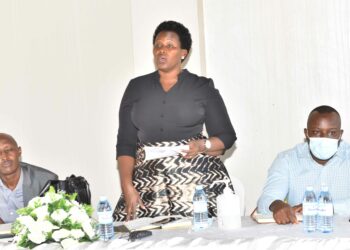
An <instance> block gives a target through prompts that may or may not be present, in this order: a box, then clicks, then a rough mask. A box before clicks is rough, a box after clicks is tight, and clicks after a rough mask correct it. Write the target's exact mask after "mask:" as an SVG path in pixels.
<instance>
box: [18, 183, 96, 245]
mask: <svg viewBox="0 0 350 250" xmlns="http://www.w3.org/2000/svg"><path fill="white" fill-rule="evenodd" d="M75 197H76V194H72V195H70V194H65V193H64V192H61V191H59V192H57V193H56V191H55V189H54V188H53V187H50V190H49V191H48V192H47V193H46V194H45V196H44V197H35V198H33V199H32V200H30V201H29V203H28V206H27V207H25V208H21V209H18V210H17V213H18V214H19V217H18V218H17V219H16V221H15V222H14V223H13V225H12V233H13V234H15V238H14V241H15V242H16V243H17V245H18V246H21V247H26V248H33V247H35V246H37V245H40V244H42V243H49V242H59V243H60V244H61V246H62V247H63V248H68V247H70V246H72V245H75V244H77V243H79V242H84V241H90V242H92V241H94V240H97V239H98V236H97V235H96V233H95V229H94V228H95V227H96V222H95V221H93V220H92V218H91V215H92V212H93V209H92V207H91V206H90V205H86V204H79V203H78V202H76V201H75Z"/></svg>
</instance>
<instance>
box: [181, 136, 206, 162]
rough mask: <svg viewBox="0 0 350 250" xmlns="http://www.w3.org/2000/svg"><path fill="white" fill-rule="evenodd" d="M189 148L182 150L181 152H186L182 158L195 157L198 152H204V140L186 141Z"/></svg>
mask: <svg viewBox="0 0 350 250" xmlns="http://www.w3.org/2000/svg"><path fill="white" fill-rule="evenodd" d="M188 146H189V149H188V150H184V151H183V152H184V153H186V154H185V155H184V158H186V159H192V158H194V157H196V156H197V155H198V154H200V153H202V152H204V150H205V146H204V140H194V141H190V142H188Z"/></svg>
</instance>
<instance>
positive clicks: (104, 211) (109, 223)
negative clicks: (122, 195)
mask: <svg viewBox="0 0 350 250" xmlns="http://www.w3.org/2000/svg"><path fill="white" fill-rule="evenodd" d="M97 216H98V227H99V236H100V239H101V240H104V241H108V240H110V239H112V238H113V237H114V228H113V212H112V207H111V205H110V204H109V202H108V200H107V197H105V196H101V197H100V201H99V203H98V206H97Z"/></svg>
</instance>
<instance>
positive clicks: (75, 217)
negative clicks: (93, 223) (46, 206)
mask: <svg viewBox="0 0 350 250" xmlns="http://www.w3.org/2000/svg"><path fill="white" fill-rule="evenodd" d="M69 214H70V215H71V216H70V219H71V221H72V222H73V223H75V222H78V223H84V222H90V218H89V216H88V215H87V213H86V212H85V210H83V209H80V208H79V207H75V206H74V207H71V209H70V210H69Z"/></svg>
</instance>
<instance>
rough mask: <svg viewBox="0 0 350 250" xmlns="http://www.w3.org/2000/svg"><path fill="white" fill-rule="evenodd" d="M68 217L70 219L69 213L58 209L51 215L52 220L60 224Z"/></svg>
mask: <svg viewBox="0 0 350 250" xmlns="http://www.w3.org/2000/svg"><path fill="white" fill-rule="evenodd" d="M67 217H68V213H67V212H66V211H64V210H63V209H57V210H56V211H54V212H53V213H52V214H51V218H52V219H53V220H55V221H57V222H58V223H61V222H62V221H64V219H65V218H67Z"/></svg>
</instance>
